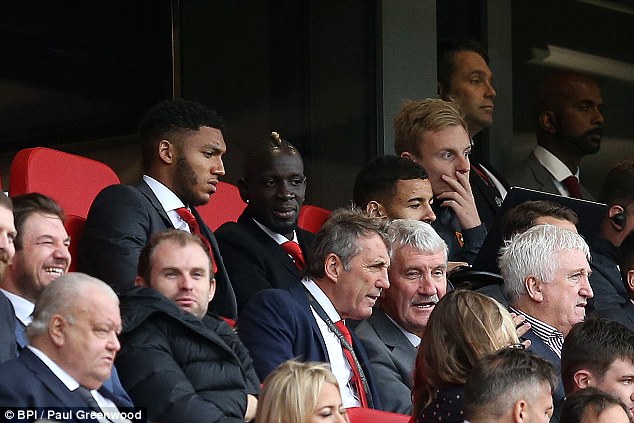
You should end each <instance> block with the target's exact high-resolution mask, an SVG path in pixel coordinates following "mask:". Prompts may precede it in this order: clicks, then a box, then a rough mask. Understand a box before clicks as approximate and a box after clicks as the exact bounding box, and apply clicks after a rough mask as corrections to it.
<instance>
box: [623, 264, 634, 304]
mask: <svg viewBox="0 0 634 423" xmlns="http://www.w3.org/2000/svg"><path fill="white" fill-rule="evenodd" d="M625 276H626V277H627V287H628V288H630V298H632V294H631V293H633V292H634V269H632V270H628V271H627V275H625Z"/></svg>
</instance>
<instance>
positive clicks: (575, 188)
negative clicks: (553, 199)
mask: <svg viewBox="0 0 634 423" xmlns="http://www.w3.org/2000/svg"><path fill="white" fill-rule="evenodd" d="M561 182H562V183H563V184H564V186H565V187H566V190H567V191H568V194H570V196H571V197H573V198H581V186H580V185H579V180H578V179H577V177H576V176H575V175H570V176H568V177H567V178H566V179H564V180H563V181H561Z"/></svg>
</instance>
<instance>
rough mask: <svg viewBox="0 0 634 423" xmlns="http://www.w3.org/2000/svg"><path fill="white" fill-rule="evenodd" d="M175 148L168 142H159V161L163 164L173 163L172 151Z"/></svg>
mask: <svg viewBox="0 0 634 423" xmlns="http://www.w3.org/2000/svg"><path fill="white" fill-rule="evenodd" d="M175 148H176V146H175V145H174V144H172V143H171V142H169V141H168V140H161V141H159V144H158V155H159V160H161V161H162V162H163V163H165V164H172V163H174V151H175Z"/></svg>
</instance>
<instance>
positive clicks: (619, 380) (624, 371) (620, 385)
mask: <svg viewBox="0 0 634 423" xmlns="http://www.w3.org/2000/svg"><path fill="white" fill-rule="evenodd" d="M594 387H595V388H597V389H600V390H601V391H604V392H608V393H610V394H612V395H614V396H616V397H618V399H620V400H621V402H622V403H623V404H625V406H626V407H627V409H628V410H630V413H632V415H633V416H634V362H632V361H631V360H624V359H622V358H617V359H616V360H614V361H613V362H612V364H610V367H608V370H607V371H606V372H605V374H604V375H603V378H600V379H599V378H597V379H596V381H595V383H594Z"/></svg>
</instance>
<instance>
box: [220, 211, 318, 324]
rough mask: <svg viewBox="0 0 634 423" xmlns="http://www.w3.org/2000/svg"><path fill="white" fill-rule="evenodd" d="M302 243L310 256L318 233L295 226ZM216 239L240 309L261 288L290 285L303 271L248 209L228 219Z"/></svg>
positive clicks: (287, 286) (305, 254)
mask: <svg viewBox="0 0 634 423" xmlns="http://www.w3.org/2000/svg"><path fill="white" fill-rule="evenodd" d="M296 232H297V240H298V241H299V246H300V247H301V249H302V252H303V253H304V257H305V258H306V259H308V252H309V251H310V248H312V245H313V241H314V240H315V235H314V234H313V233H311V232H308V231H305V230H303V229H296ZM215 235H216V239H217V240H218V246H219V247H220V252H221V254H222V257H223V259H224V263H225V266H226V268H227V272H228V273H229V276H230V278H231V284H232V285H233V290H234V291H235V293H236V300H237V302H238V312H240V311H242V309H243V308H244V306H245V304H246V303H247V301H248V300H249V299H250V298H251V297H252V296H253V294H255V293H256V292H258V291H261V290H263V289H267V288H290V287H291V286H293V285H296V284H299V282H300V281H301V278H302V274H301V272H300V271H299V269H298V268H297V266H296V265H295V263H294V262H293V260H292V259H291V258H290V257H289V256H288V254H287V253H286V251H284V249H283V248H282V247H281V246H280V245H279V244H278V243H277V242H275V240H273V239H272V238H271V237H270V236H269V235H268V234H267V233H266V232H264V231H263V230H262V229H260V227H259V226H258V225H257V224H256V223H255V222H254V221H253V219H252V218H251V217H250V215H248V214H247V213H246V212H244V213H242V216H240V218H239V219H238V222H237V223H235V222H227V223H225V224H224V225H222V226H221V227H220V228H218V229H217V230H216V233H215Z"/></svg>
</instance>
